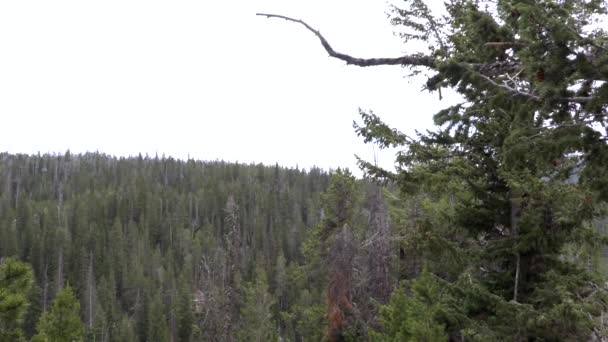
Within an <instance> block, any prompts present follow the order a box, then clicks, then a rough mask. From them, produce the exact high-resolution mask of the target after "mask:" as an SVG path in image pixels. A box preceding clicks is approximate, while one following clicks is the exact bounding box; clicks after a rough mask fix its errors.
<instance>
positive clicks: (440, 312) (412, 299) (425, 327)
mask: <svg viewBox="0 0 608 342" xmlns="http://www.w3.org/2000/svg"><path fill="white" fill-rule="evenodd" d="M407 291H408V289H407V288H406V287H405V286H401V287H400V288H398V289H397V290H395V292H393V296H392V297H391V300H390V302H389V303H388V304H387V305H384V306H382V307H381V309H380V319H379V323H380V325H381V330H380V331H371V332H370V340H371V341H378V342H380V341H387V342H388V341H429V342H431V341H447V340H448V335H447V333H446V331H445V324H444V323H443V322H442V321H443V320H444V319H445V317H446V315H447V310H448V308H447V305H446V301H447V300H446V298H445V297H447V291H446V289H444V288H443V286H442V284H441V282H440V281H439V280H438V279H436V278H435V277H434V276H433V275H432V274H431V273H429V272H428V270H426V269H425V270H424V271H423V272H422V274H421V276H420V278H419V279H417V280H415V281H413V282H412V285H411V294H408V292H407Z"/></svg>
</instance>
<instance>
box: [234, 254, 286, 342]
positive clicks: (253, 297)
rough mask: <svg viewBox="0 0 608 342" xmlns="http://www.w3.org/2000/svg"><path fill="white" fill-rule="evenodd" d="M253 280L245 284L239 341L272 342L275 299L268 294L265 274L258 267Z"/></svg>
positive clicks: (274, 338) (273, 336) (274, 334)
mask: <svg viewBox="0 0 608 342" xmlns="http://www.w3.org/2000/svg"><path fill="white" fill-rule="evenodd" d="M254 273H255V277H254V279H253V280H252V281H251V282H249V283H248V284H245V289H244V296H245V298H244V304H243V307H242V308H241V329H239V338H238V340H239V341H255V342H263V341H274V340H276V339H277V337H276V323H275V321H274V319H273V318H272V316H273V315H272V310H271V309H272V307H273V305H274V304H275V299H274V298H273V296H272V295H271V294H270V292H269V287H268V280H267V278H266V272H265V271H264V269H263V268H262V267H260V266H259V265H258V266H257V267H256V268H255V270H254Z"/></svg>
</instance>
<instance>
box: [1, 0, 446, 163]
mask: <svg viewBox="0 0 608 342" xmlns="http://www.w3.org/2000/svg"><path fill="white" fill-rule="evenodd" d="M387 9H388V5H387V4H386V3H385V2H383V1H352V0H350V1H348V0H324V1H323V0H254V1H251V0H237V1H202V0H197V1H176V0H173V1H168V0H166V1H156V0H152V1H150V0H146V1H134V0H104V1H82V0H74V1H65V0H55V1H46V0H45V1H28V0H20V1H2V2H0V117H1V119H2V120H1V122H2V132H1V134H0V151H8V152H13V153H15V152H21V153H37V152H38V151H40V152H41V153H44V152H51V153H63V152H65V150H67V149H69V150H70V151H72V152H73V153H80V152H86V151H97V150H98V151H100V152H105V153H108V154H113V155H125V156H127V155H137V154H138V153H140V152H141V153H142V154H146V153H148V154H149V155H151V156H153V155H154V154H155V153H157V152H158V154H159V155H161V154H163V153H164V154H166V155H167V156H169V155H171V156H174V157H177V158H186V157H187V156H188V155H190V156H191V157H193V158H197V159H204V160H215V159H223V160H227V161H239V162H262V163H265V164H274V163H275V162H278V163H279V164H281V165H284V166H295V165H299V166H300V167H310V166H312V165H317V166H320V167H322V168H325V169H327V168H336V167H339V166H342V167H344V166H346V167H350V168H351V169H353V168H355V158H354V157H353V154H359V155H361V156H363V157H368V158H372V156H373V150H372V146H371V145H365V144H363V143H362V142H361V139H360V138H358V137H356V135H355V133H354V131H353V128H352V121H353V120H358V114H357V108H358V107H361V108H364V109H373V110H374V111H375V112H376V113H377V114H379V115H380V116H381V117H382V118H383V119H384V120H385V121H387V122H388V123H390V124H392V125H394V126H395V127H397V128H399V129H401V130H403V131H406V132H412V131H413V129H425V128H429V127H431V126H432V120H431V117H432V114H433V113H434V112H436V111H437V110H438V109H440V108H442V107H445V106H447V105H448V104H449V102H447V101H446V100H445V99H444V101H442V102H439V100H438V95H437V94H428V93H426V92H420V89H421V86H422V83H421V81H422V80H410V79H405V78H404V76H405V75H407V74H408V70H406V69H402V68H400V67H376V68H359V67H354V66H346V65H345V63H343V62H341V61H338V60H334V59H331V58H329V57H328V56H327V53H326V52H325V51H324V50H323V48H322V47H321V45H320V44H319V42H318V40H317V39H316V38H315V37H314V36H313V35H312V34H311V33H310V32H308V31H306V30H304V29H303V28H302V27H300V26H299V25H296V24H293V23H288V22H285V21H282V20H276V19H274V20H270V19H266V18H262V17H256V16H255V13H256V12H272V13H279V14H285V15H290V16H294V17H296V18H301V19H304V20H306V21H307V22H309V24H311V25H312V26H314V27H316V28H318V29H320V30H321V32H322V33H323V34H324V35H325V36H326V38H327V39H328V40H329V41H330V43H332V45H333V46H334V48H335V49H336V50H338V51H342V52H345V53H349V54H351V55H357V56H362V57H378V56H398V55H401V54H403V53H406V52H407V53H410V52H411V51H405V48H404V46H403V44H402V43H401V41H400V39H399V38H397V37H395V36H393V34H392V32H393V28H392V27H391V25H390V24H389V22H388V19H387V17H386V14H385V12H386V11H387ZM392 160H393V157H392V154H388V155H387V154H383V155H381V156H380V163H381V164H383V165H391V163H392Z"/></svg>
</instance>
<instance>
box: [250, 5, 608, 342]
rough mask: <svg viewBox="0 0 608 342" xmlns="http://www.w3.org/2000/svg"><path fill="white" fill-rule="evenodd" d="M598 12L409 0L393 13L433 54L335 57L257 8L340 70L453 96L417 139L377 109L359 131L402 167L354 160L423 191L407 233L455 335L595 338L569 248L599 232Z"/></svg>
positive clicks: (588, 287)
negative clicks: (390, 71)
mask: <svg viewBox="0 0 608 342" xmlns="http://www.w3.org/2000/svg"><path fill="white" fill-rule="evenodd" d="M606 9H607V6H606V3H605V1H601V0H591V1H583V0H569V1H557V0H546V1H526V0H499V1H472V0H451V1H448V2H447V3H446V6H445V10H446V15H445V16H436V15H434V14H433V13H432V12H431V11H430V10H429V8H428V7H427V5H426V4H425V2H424V1H423V0H409V1H404V3H403V5H402V6H401V7H398V6H397V7H393V11H392V15H393V18H392V22H393V24H395V25H396V27H397V28H398V29H399V31H400V32H401V35H402V37H403V38H404V40H406V41H410V40H418V41H422V42H424V43H425V46H428V50H426V51H420V53H416V54H411V55H407V56H402V57H397V58H373V59H362V58H355V57H352V56H349V55H346V54H343V53H339V52H336V51H335V50H334V49H333V48H332V47H331V45H330V44H329V43H328V42H327V40H326V39H325V38H324V37H323V36H322V35H321V34H320V33H319V32H318V31H316V30H314V29H313V28H312V27H310V26H309V25H308V24H306V23H305V22H303V21H299V20H294V19H292V18H288V17H284V16H279V15H273V14H261V15H264V16H267V17H277V18H281V19H285V20H288V21H293V22H296V23H299V24H302V25H304V26H305V27H306V28H307V29H308V30H310V31H312V32H313V33H314V34H315V35H316V36H317V37H318V38H319V39H320V41H321V43H322V45H323V47H324V48H325V49H326V51H327V52H328V53H329V55H330V56H332V57H335V58H338V59H342V60H344V61H346V62H347V63H349V64H354V65H358V66H363V67H365V66H373V65H404V66H408V67H412V68H414V72H415V73H419V72H421V71H426V72H427V73H428V75H429V77H428V80H427V82H426V83H425V87H426V88H427V89H428V90H430V91H439V96H440V97H441V89H442V88H451V89H453V90H455V91H456V92H458V93H459V94H460V95H461V96H462V99H463V101H462V103H460V104H457V105H454V106H451V107H449V108H446V109H445V110H442V111H440V112H439V113H437V114H436V115H435V117H434V120H435V123H436V125H437V129H436V130H434V131H431V132H426V133H422V134H419V135H418V136H417V137H410V136H407V135H405V134H403V133H401V132H399V131H398V130H396V129H392V128H391V127H388V126H387V125H386V124H384V123H383V122H382V121H381V120H380V118H379V117H378V116H376V115H375V114H373V113H371V112H369V113H366V112H361V115H362V119H363V125H362V126H359V125H355V126H356V130H357V132H358V133H359V134H360V135H361V136H363V138H364V139H365V140H366V141H367V142H374V143H377V144H379V145H380V146H382V147H389V146H392V147H398V148H401V149H402V150H401V152H400V153H399V154H398V157H397V165H398V167H397V172H390V171H386V170H382V169H380V168H378V167H376V166H374V165H372V164H370V163H367V162H365V161H361V165H362V166H363V167H364V169H365V170H366V171H367V173H368V174H369V175H371V176H374V177H377V178H381V179H385V180H389V181H393V182H396V183H397V184H398V185H399V187H400V189H401V190H402V193H403V194H404V195H405V196H412V195H413V194H416V193H424V194H425V195H426V196H427V202H426V204H425V206H424V207H423V212H422V214H421V218H420V220H419V222H418V224H417V226H416V230H415V232H414V234H413V235H412V236H411V238H412V239H413V240H414V242H416V241H417V242H419V244H418V247H419V251H420V252H421V253H424V254H425V256H426V259H427V260H428V263H429V271H430V272H433V273H435V274H436V275H437V276H439V277H440V279H442V280H443V281H445V283H444V286H445V289H446V291H447V293H448V294H449V296H450V298H451V299H450V300H449V301H448V302H449V303H451V304H450V305H451V308H452V309H453V310H451V311H449V312H450V315H449V317H443V318H442V319H443V321H442V322H441V323H445V326H446V328H447V331H448V333H449V336H450V337H451V338H454V339H468V340H515V341H524V340H538V339H541V340H586V339H589V338H590V337H591V336H592V335H593V334H595V335H600V334H601V333H600V330H599V324H600V323H599V317H600V316H601V312H603V311H604V310H605V309H606V305H607V301H606V288H605V283H604V282H603V281H601V279H600V278H598V276H597V273H596V272H595V270H594V268H593V267H589V265H588V263H587V261H586V260H581V258H580V255H578V254H576V255H574V254H572V253H569V251H570V250H572V248H571V247H572V246H575V249H576V248H580V247H582V246H588V245H589V244H592V245H593V244H595V245H597V244H599V243H600V242H602V241H603V239H601V238H597V236H596V234H595V230H594V228H593V225H592V222H593V219H594V217H596V216H597V215H599V214H600V211H599V209H601V208H602V206H603V203H604V202H605V201H606V199H608V146H607V144H606V141H607V139H608V132H607V126H608V120H607V119H608V118H607V116H608V53H606V51H607V50H608V34H607V33H606V31H604V30H602V29H601V24H598V22H597V21H596V20H599V19H603V20H604V24H605V22H606V21H605V20H606ZM600 23H601V22H600ZM410 115H415V113H410ZM429 200H430V201H429ZM439 208H441V209H443V210H438V209H439ZM447 265H449V266H450V267H446V266H447Z"/></svg>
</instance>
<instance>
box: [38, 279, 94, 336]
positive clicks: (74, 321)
mask: <svg viewBox="0 0 608 342" xmlns="http://www.w3.org/2000/svg"><path fill="white" fill-rule="evenodd" d="M36 330H37V331H38V334H36V335H35V336H34V337H33V338H32V341H34V342H64V341H83V325H82V321H81V320H80V303H78V299H77V298H76V296H75V294H74V292H73V291H72V288H71V287H70V286H69V285H68V286H66V287H64V288H63V289H61V291H59V292H58V293H57V295H56V297H55V299H53V302H52V303H51V309H50V310H49V311H47V312H45V313H44V314H42V316H41V317H40V320H39V321H38V325H37V327H36Z"/></svg>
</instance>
